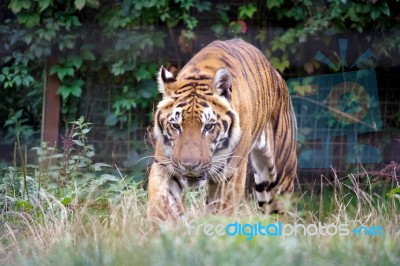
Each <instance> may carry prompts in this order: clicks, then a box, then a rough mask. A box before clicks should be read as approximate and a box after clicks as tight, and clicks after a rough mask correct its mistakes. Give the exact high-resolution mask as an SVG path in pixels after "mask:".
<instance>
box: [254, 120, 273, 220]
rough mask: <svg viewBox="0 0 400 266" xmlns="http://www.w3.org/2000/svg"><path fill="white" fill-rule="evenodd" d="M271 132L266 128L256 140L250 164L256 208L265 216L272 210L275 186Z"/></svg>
mask: <svg viewBox="0 0 400 266" xmlns="http://www.w3.org/2000/svg"><path fill="white" fill-rule="evenodd" d="M272 137H273V136H272V130H271V129H270V128H268V127H267V128H266V129H265V130H264V131H263V132H262V134H261V135H260V137H259V138H258V140H257V142H256V145H255V147H254V149H253V150H252V152H251V154H250V156H251V162H252V166H253V168H254V180H255V192H256V198H257V201H258V206H259V207H260V208H261V210H262V211H263V212H265V213H266V214H270V213H271V212H272V211H273V209H272V206H273V202H274V194H275V193H276V192H277V191H276V190H275V189H274V188H275V186H276V185H277V182H278V179H277V171H276V166H275V158H274V155H273V154H274V153H273V151H274V149H273V146H272V141H270V140H272Z"/></svg>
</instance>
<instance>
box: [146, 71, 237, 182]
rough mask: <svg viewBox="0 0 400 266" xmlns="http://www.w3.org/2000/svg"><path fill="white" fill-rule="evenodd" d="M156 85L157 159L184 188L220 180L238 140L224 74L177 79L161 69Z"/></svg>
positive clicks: (228, 80)
mask: <svg viewBox="0 0 400 266" xmlns="http://www.w3.org/2000/svg"><path fill="white" fill-rule="evenodd" d="M158 87H159V91H160V92H161V93H162V94H163V99H162V100H161V101H160V103H159V104H158V106H157V111H156V114H155V121H154V134H155V137H156V139H157V141H158V142H161V143H162V149H163V153H164V156H163V157H162V158H156V161H158V163H160V164H162V165H163V166H165V167H166V169H167V171H168V173H169V175H170V176H174V177H177V178H179V179H180V181H181V182H182V183H183V184H185V185H187V186H189V187H197V186H203V185H204V184H205V183H206V180H207V178H212V179H213V180H214V181H218V180H222V179H224V178H225V174H226V171H228V169H227V168H228V167H226V168H225V166H226V164H227V163H228V160H229V159H228V158H229V156H230V155H232V153H233V152H234V151H235V149H236V147H237V144H238V142H239V139H240V122H239V116H238V114H237V113H236V112H235V110H234V109H233V107H232V105H231V94H232V76H231V74H230V73H229V71H228V70H227V69H225V68H220V69H218V70H216V71H215V73H214V74H213V76H210V77H208V76H206V77H205V76H196V77H194V78H193V79H192V78H188V79H185V78H182V79H176V78H175V77H174V76H173V75H172V74H171V73H170V72H168V71H167V70H166V69H165V68H163V67H162V68H161V69H160V72H159V75H158ZM231 172H232V170H231Z"/></svg>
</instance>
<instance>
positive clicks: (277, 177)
mask: <svg viewBox="0 0 400 266" xmlns="http://www.w3.org/2000/svg"><path fill="white" fill-rule="evenodd" d="M280 179H281V177H280V176H279V175H277V176H276V179H275V181H274V182H271V183H269V184H268V186H267V188H266V191H267V192H270V191H271V190H272V189H273V188H274V187H276V185H278V183H279V180H280Z"/></svg>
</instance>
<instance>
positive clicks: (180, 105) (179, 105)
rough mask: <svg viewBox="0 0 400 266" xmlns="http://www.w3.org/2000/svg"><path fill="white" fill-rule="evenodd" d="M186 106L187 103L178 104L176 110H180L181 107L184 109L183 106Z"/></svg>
mask: <svg viewBox="0 0 400 266" xmlns="http://www.w3.org/2000/svg"><path fill="white" fill-rule="evenodd" d="M185 105H187V103H186V102H181V103H180V104H178V105H177V106H176V108H180V107H183V106H185Z"/></svg>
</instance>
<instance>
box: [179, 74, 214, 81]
mask: <svg viewBox="0 0 400 266" xmlns="http://www.w3.org/2000/svg"><path fill="white" fill-rule="evenodd" d="M184 79H189V80H209V79H211V77H210V76H208V75H204V74H201V75H199V76H197V77H196V76H189V77H186V78H184Z"/></svg>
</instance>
